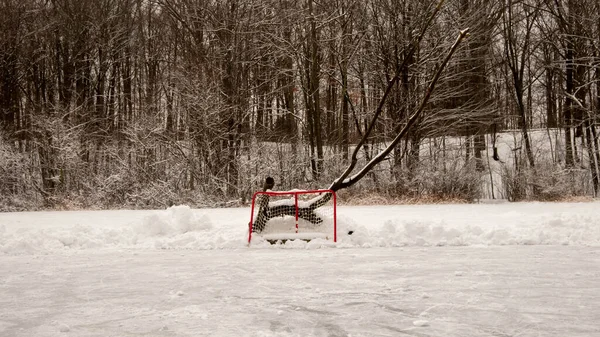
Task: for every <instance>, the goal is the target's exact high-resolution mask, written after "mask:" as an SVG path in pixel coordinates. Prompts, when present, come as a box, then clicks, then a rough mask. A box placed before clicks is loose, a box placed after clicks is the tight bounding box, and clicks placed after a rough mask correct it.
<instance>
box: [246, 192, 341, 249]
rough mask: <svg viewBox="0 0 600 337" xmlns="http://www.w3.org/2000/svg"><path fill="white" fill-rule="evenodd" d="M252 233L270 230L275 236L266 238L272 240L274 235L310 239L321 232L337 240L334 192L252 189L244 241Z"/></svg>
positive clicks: (285, 238) (250, 238) (274, 239)
mask: <svg viewBox="0 0 600 337" xmlns="http://www.w3.org/2000/svg"><path fill="white" fill-rule="evenodd" d="M324 194H325V195H324ZM307 198H308V200H307ZM275 223H277V224H275ZM282 224H283V225H282ZM276 225H279V226H280V227H279V228H275V226H276ZM278 230H279V232H277V231H278ZM310 230H312V231H313V232H310ZM273 231H274V232H273ZM331 232H333V233H331ZM253 233H255V234H259V233H260V234H261V236H263V234H265V235H264V236H268V235H269V234H268V233H270V234H271V237H275V238H273V239H270V240H269V241H273V242H274V241H277V240H278V239H277V237H280V238H281V239H283V240H291V239H302V240H310V239H314V238H317V237H319V234H322V235H324V237H325V238H326V239H329V237H330V235H331V234H333V242H337V196H336V193H335V192H334V191H332V190H328V189H319V190H292V191H265V192H263V191H259V192H256V193H254V195H253V196H252V208H251V211H250V223H249V224H248V244H250V242H251V241H252V234H253ZM273 234H276V235H273Z"/></svg>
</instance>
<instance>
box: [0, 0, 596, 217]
mask: <svg viewBox="0 0 600 337" xmlns="http://www.w3.org/2000/svg"><path fill="white" fill-rule="evenodd" d="M437 4H438V1H416V0H407V1H389V0H350V1H338V0H326V1H319V2H316V1H314V0H299V1H288V0H278V1H275V0H267V1H258V0H223V1H204V0H1V1H0V209H4V210H16V209H38V208H42V207H66V208H69V207H73V208H75V207H85V208H90V207H101V208H105V207H161V206H166V205H168V204H170V203H187V204H189V205H194V206H202V205H216V204H219V203H225V202H228V201H230V200H236V202H239V200H244V199H245V198H248V197H249V196H250V195H251V194H252V192H254V191H255V190H258V189H259V187H260V185H261V184H262V181H263V179H264V177H265V176H267V175H272V176H274V177H275V178H276V179H277V181H278V182H279V183H278V185H279V188H280V189H291V188H321V187H324V186H327V185H329V183H330V182H331V181H332V179H334V178H335V177H337V176H338V175H339V174H340V172H341V171H342V170H343V168H344V167H345V166H346V165H347V161H348V159H349V157H350V153H351V152H352V151H353V145H354V144H356V143H357V140H358V139H360V138H361V137H362V134H363V133H364V132H365V129H366V124H367V123H368V121H370V120H371V117H372V115H373V113H374V112H375V111H376V110H377V103H378V102H379V99H380V97H381V96H382V95H383V93H384V91H385V89H386V86H387V83H388V82H389V80H390V79H391V78H392V77H393V76H395V75H396V74H400V77H399V81H398V82H397V84H396V85H395V86H394V87H393V88H392V93H391V94H390V98H389V99H388V100H387V101H386V103H385V106H384V110H383V113H382V118H380V119H379V122H378V124H377V125H376V126H375V127H376V130H375V132H374V135H373V136H372V137H370V139H369V142H368V143H366V144H364V146H363V148H362V149H361V153H362V158H361V160H363V161H368V160H370V159H371V158H372V156H373V155H374V154H376V153H377V150H378V149H380V148H382V147H384V146H385V144H386V142H388V143H389V142H390V141H391V139H392V138H393V137H394V136H395V135H396V133H397V132H398V130H400V129H401V128H402V127H403V126H404V125H405V123H406V121H407V119H408V118H409V116H410V115H411V113H412V112H413V111H414V110H415V109H416V108H417V105H418V104H419V102H420V101H421V98H422V97H423V95H425V90H426V88H427V86H428V81H429V80H430V79H431V76H432V74H433V73H435V71H436V69H437V67H438V65H439V63H440V62H441V61H442V58H443V57H444V51H445V50H446V49H448V47H449V46H450V45H451V44H452V43H453V42H454V39H455V37H456V34H457V32H458V31H459V30H461V29H463V28H466V27H469V28H470V37H469V38H468V39H467V40H465V42H464V43H463V44H462V45H461V46H460V49H459V50H458V51H457V52H456V55H455V56H454V58H453V59H452V60H451V61H450V64H449V65H448V68H447V69H446V71H445V72H444V75H443V76H442V78H440V81H439V83H438V87H437V89H436V90H437V91H436V92H435V93H434V95H433V96H432V98H431V100H430V103H429V105H428V106H427V109H426V111H425V112H424V114H423V115H422V116H421V117H420V118H419V120H418V121H417V122H416V123H415V124H414V125H413V127H412V128H411V130H410V132H409V134H408V136H407V137H406V139H404V140H403V142H402V143H401V144H400V145H398V146H397V147H396V148H395V149H394V151H393V153H392V154H391V155H390V158H389V160H387V162H386V165H384V166H382V167H379V168H378V169H376V170H373V171H372V172H370V173H369V175H368V177H366V178H365V179H364V180H363V181H361V182H360V184H361V186H362V187H361V188H360V193H362V194H366V193H376V194H379V195H386V196H390V197H396V198H433V199H440V200H441V199H460V200H474V199H478V198H482V197H501V198H508V199H510V200H522V199H527V198H533V199H555V198H564V197H570V196H581V195H588V196H595V195H597V194H598V193H599V192H600V191H599V175H598V174H599V172H600V171H599V168H598V164H599V163H600V152H599V140H598V126H599V123H600V122H599V121H600V117H599V115H600V113H599V111H600V1H599V0H579V1H575V0H524V1H516V0H503V1H492V0H447V1H446V2H445V3H444V5H443V9H442V11H441V12H440V13H439V14H438V15H437V16H436V18H435V21H434V22H433V25H432V26H431V28H430V29H429V30H428V31H427V33H426V35H425V36H424V38H423V41H422V42H421V43H419V44H418V46H417V49H416V52H414V53H409V52H408V51H409V50H410V48H411V46H413V45H414V44H415V41H416V39H417V37H418V36H417V35H418V34H419V33H420V32H421V31H422V30H423V29H422V28H423V26H424V25H425V24H426V22H425V21H426V19H427V18H428V16H429V14H430V13H431V12H432V11H433V9H434V8H435V6H436V5H437ZM500 134H503V135H513V136H514V137H513V139H514V141H513V142H511V144H510V149H509V150H508V152H506V153H503V154H502V156H500V157H499V158H497V159H499V160H500V161H498V162H494V161H493V160H492V162H490V161H489V159H488V158H491V157H492V153H491V152H490V151H493V149H494V147H498V146H499V145H497V144H496V141H497V140H498V139H499V135H500ZM486 181H487V182H486ZM490 182H491V184H492V185H494V184H496V187H494V186H491V188H490V187H487V188H486V186H487V185H489V183H490ZM498 186H501V187H500V188H499V187H498ZM348 193H352V191H348ZM354 193H357V192H356V191H355V192H354Z"/></svg>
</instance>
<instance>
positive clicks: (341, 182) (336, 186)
mask: <svg viewBox="0 0 600 337" xmlns="http://www.w3.org/2000/svg"><path fill="white" fill-rule="evenodd" d="M468 32H469V28H466V29H464V30H462V31H460V33H459V35H458V38H457V39H456V41H455V42H454V44H453V45H452V47H451V48H450V51H449V52H448V54H447V55H446V58H445V59H444V61H443V62H442V64H441V65H440V66H439V68H438V70H437V72H436V73H435V75H434V77H433V79H432V80H431V83H429V87H428V88H427V92H426V93H425V96H424V97H423V100H422V101H421V105H420V106H419V109H417V111H415V112H414V113H413V114H412V115H411V116H410V118H409V119H408V122H407V123H406V125H405V126H404V127H403V128H402V130H401V131H400V133H398V135H397V136H396V138H394V140H393V141H392V143H391V144H390V145H388V147H386V148H385V150H383V151H382V152H380V153H379V154H377V156H375V157H374V158H373V159H371V161H369V162H368V163H367V164H366V165H365V166H364V167H363V168H362V169H361V170H360V171H359V172H358V173H357V174H355V175H353V176H351V177H350V178H347V177H348V175H349V174H350V172H351V171H352V169H353V168H354V165H356V162H355V158H354V155H353V158H352V159H353V160H352V163H351V164H350V166H349V167H348V169H346V171H345V172H344V173H343V174H342V176H341V177H340V178H338V179H336V180H335V181H334V182H333V184H331V186H330V187H329V189H330V190H332V191H337V190H340V189H342V188H347V187H350V186H352V185H353V184H355V183H356V182H357V181H359V180H360V179H361V178H362V177H364V176H365V175H366V174H367V173H368V172H369V171H370V170H371V169H372V168H373V167H374V166H375V165H377V164H379V163H380V162H381V161H383V160H384V159H385V158H386V157H387V156H388V155H389V154H390V152H391V151H392V150H393V149H394V147H396V145H398V143H399V142H400V140H401V139H402V138H403V137H404V136H405V135H406V133H407V132H408V130H409V129H410V128H411V126H412V125H413V124H414V123H415V121H416V120H417V118H418V117H419V116H420V115H421V113H422V112H423V110H425V107H426V106H427V103H428V101H429V98H430V97H431V94H432V93H433V90H434V89H435V85H436V83H437V81H438V80H439V78H440V76H441V74H442V72H443V70H444V68H445V67H446V65H447V64H448V61H450V58H451V57H452V55H453V54H454V52H455V51H456V49H458V46H459V44H460V43H461V42H462V40H463V39H464V38H465V37H466V36H467V35H468ZM386 94H387V92H386ZM384 102H385V101H381V102H380V107H381V106H382V105H383V103H384ZM379 110H380V108H378V113H379V112H380V111H379ZM373 121H374V120H373ZM373 121H372V122H373ZM365 136H366V135H365ZM364 139H365V137H363V139H362V140H361V141H363V140H364ZM359 145H360V144H359ZM358 148H359V147H358V146H357V148H356V149H358ZM356 149H355V153H356Z"/></svg>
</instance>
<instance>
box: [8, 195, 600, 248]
mask: <svg viewBox="0 0 600 337" xmlns="http://www.w3.org/2000/svg"><path fill="white" fill-rule="evenodd" d="M338 214H339V216H338V228H339V229H338V243H337V244H333V243H332V242H331V241H330V240H325V239H316V240H312V241H311V242H308V243H307V242H304V241H300V240H295V241H288V242H287V243H285V244H284V245H275V246H273V245H271V244H269V243H268V242H266V241H263V240H260V239H259V238H257V240H256V241H253V244H252V248H268V249H282V248H283V249H314V248H323V247H339V248H348V247H363V248H369V247H402V246H467V245H471V246H472V245H480V246H493V245H586V246H600V203H598V202H595V203H579V204H578V203H573V204H568V203H519V204H509V203H506V204H496V205H420V206H419V205H417V206H371V207H340V208H339V210H338ZM248 217H249V209H246V208H235V209H207V210H192V209H190V208H189V207H188V206H174V207H171V208H169V209H167V210H161V211H144V212H143V213H139V212H138V213H131V212H129V213H128V212H127V211H107V212H98V211H96V212H79V213H76V214H74V213H69V212H42V213H2V214H0V254H6V255H15V254H40V253H41V254H45V253H50V252H59V251H67V252H68V251H77V250H89V249H115V248H118V249H123V248H125V249H180V250H185V249H193V250H202V249H245V248H246V247H247V246H246V241H247V233H248V232H247V224H248V220H249V218H248ZM349 230H352V231H353V234H352V235H348V231H349Z"/></svg>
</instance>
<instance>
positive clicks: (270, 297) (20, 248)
mask: <svg viewBox="0 0 600 337" xmlns="http://www.w3.org/2000/svg"><path fill="white" fill-rule="evenodd" d="M599 210H600V203H597V202H596V203H550V204H546V203H517V204H509V203H503V204H493V205H492V204H476V205H421V206H372V207H340V208H339V210H338V211H339V214H340V219H339V220H340V227H343V228H340V232H339V233H340V241H339V242H338V243H337V244H333V243H332V242H331V241H327V240H323V239H319V240H314V241H311V242H308V243H306V242H304V241H300V240H295V241H288V242H287V243H286V244H285V245H275V246H273V245H270V244H266V243H260V242H259V243H257V244H256V245H254V244H253V245H252V246H251V247H249V248H248V247H247V246H246V240H247V224H248V221H249V217H250V214H249V213H250V210H249V209H247V208H240V209H208V210H192V209H190V208H189V207H186V206H176V207H172V208H170V209H168V210H161V211H107V212H100V211H96V212H36V213H1V214H0V336H2V337H13V336H14V337H21V336H23V337H25V336H27V337H29V336H42V337H44V336H82V337H86V336H131V335H135V336H226V337H228V336H267V337H268V336H402V335H409V336H444V337H446V336H462V337H475V336H477V337H480V336H557V337H558V336H581V337H584V336H585V337H590V336H592V337H593V336H600V325H599V324H598V322H600V267H599V266H600V211H599ZM348 228H352V229H353V230H354V231H355V232H354V234H353V235H351V236H348V235H345V234H343V233H344V230H345V229H348Z"/></svg>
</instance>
